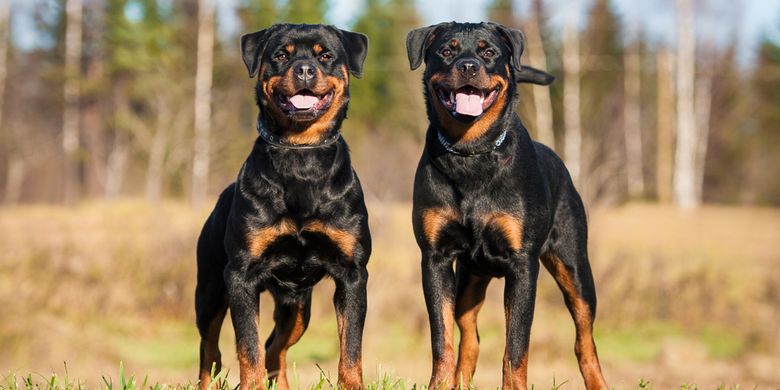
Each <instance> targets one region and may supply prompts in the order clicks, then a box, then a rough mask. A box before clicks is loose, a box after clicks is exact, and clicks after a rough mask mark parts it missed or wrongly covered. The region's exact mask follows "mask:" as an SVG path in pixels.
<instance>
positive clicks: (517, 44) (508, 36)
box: [491, 23, 525, 80]
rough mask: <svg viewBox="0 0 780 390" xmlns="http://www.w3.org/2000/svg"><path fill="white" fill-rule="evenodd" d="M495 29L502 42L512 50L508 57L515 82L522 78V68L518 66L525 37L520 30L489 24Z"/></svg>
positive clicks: (523, 48)
mask: <svg viewBox="0 0 780 390" xmlns="http://www.w3.org/2000/svg"><path fill="white" fill-rule="evenodd" d="M491 24H493V25H494V26H495V27H496V30H498V33H499V34H500V35H501V37H502V38H504V41H505V42H506V43H507V45H509V48H510V49H511V50H512V53H510V57H509V65H511V66H512V74H514V76H515V80H519V79H521V78H522V76H523V75H522V73H521V70H522V67H521V66H520V56H521V55H523V50H525V36H524V35H523V32H522V31H520V30H514V29H511V28H508V27H506V26H502V25H500V24H496V23H491Z"/></svg>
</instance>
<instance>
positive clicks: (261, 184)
mask: <svg viewBox="0 0 780 390" xmlns="http://www.w3.org/2000/svg"><path fill="white" fill-rule="evenodd" d="M315 44H316V45H319V46H318V47H320V48H324V50H325V51H327V52H329V53H331V54H332V56H333V58H332V59H331V60H329V61H325V60H320V58H319V57H318V56H317V54H316V53H314V52H312V47H313V46H314V45H315ZM288 45H293V46H294V47H295V50H294V52H293V53H287V55H288V59H287V60H286V61H278V60H276V59H275V58H274V56H275V54H277V53H278V52H280V51H283V50H286V49H285V47H289V46H288ZM367 49H368V46H367V39H366V37H365V36H364V35H362V34H358V33H352V32H348V31H343V30H338V29H336V28H334V27H330V26H321V25H274V26H272V27H270V28H268V29H265V30H262V31H258V32H255V33H252V34H247V35H244V36H243V37H242V38H241V50H242V56H243V59H244V62H245V64H246V66H247V70H248V72H249V75H250V76H255V75H257V76H258V82H257V86H258V87H257V89H256V92H257V96H256V98H257V101H258V105H259V107H260V115H259V118H258V121H259V122H260V123H261V126H262V128H263V129H264V130H265V131H267V132H268V134H269V135H271V136H274V137H276V139H282V140H284V138H285V135H290V134H292V135H297V134H299V132H301V131H309V130H306V129H307V128H308V127H307V126H310V125H311V124H312V123H315V122H316V121H317V120H318V119H319V118H320V117H322V116H323V115H325V114H326V111H327V110H325V109H323V110H321V111H323V112H313V113H309V114H307V116H305V118H303V119H302V120H299V117H296V116H295V115H297V114H293V113H289V116H286V117H285V116H283V115H279V114H278V112H275V111H274V105H278V102H276V101H275V100H274V97H270V98H269V97H268V96H266V95H264V93H263V87H262V86H264V85H265V83H266V82H268V80H270V78H271V77H276V76H279V77H282V78H284V77H288V76H289V75H294V72H289V70H290V68H291V67H294V66H297V64H300V63H306V64H310V65H311V66H315V67H317V69H318V72H321V73H318V76H316V77H320V76H323V77H332V78H334V80H337V81H336V82H340V83H343V84H344V86H345V91H344V95H345V96H344V97H343V98H344V99H343V100H341V103H342V105H341V106H340V107H331V108H332V109H334V110H337V114H336V116H335V117H334V118H333V120H332V121H331V122H329V123H328V124H327V125H328V126H327V128H326V129H325V131H324V132H323V133H322V134H321V139H325V138H326V137H328V136H330V135H332V134H337V133H338V130H339V127H340V125H341V121H342V120H343V119H344V117H345V116H346V110H347V102H348V97H349V93H348V89H346V85H347V83H348V80H347V79H346V77H347V76H348V75H346V74H344V72H343V71H342V69H343V66H346V67H347V69H349V71H350V72H351V73H352V74H353V75H356V76H359V75H360V74H361V73H362V66H363V61H364V60H365V56H366V52H367ZM279 58H281V57H279ZM316 77H315V78H316ZM316 81H317V80H314V81H313V82H316ZM312 85H314V84H311V85H309V84H302V83H299V82H296V83H295V86H296V89H298V88H301V89H303V88H314V87H313V86H312ZM333 104H335V102H334V103H333ZM311 116H314V119H312V118H311ZM281 123H289V124H290V125H289V127H286V128H285V127H282V125H281ZM288 144H289V145H290V147H280V146H279V145H272V144H271V143H269V142H266V141H265V140H264V139H263V138H262V137H260V138H258V139H257V140H256V142H255V144H254V147H253V148H252V151H251V153H250V154H249V156H248V158H247V160H246V162H245V163H244V165H243V167H242V168H241V171H240V172H239V174H238V179H237V180H236V182H235V183H233V184H230V185H229V186H228V187H227V188H226V189H225V190H224V192H223V193H222V195H220V197H219V200H218V201H217V204H216V206H215V208H214V211H213V212H212V213H211V215H210V216H209V218H208V220H207V221H206V223H205V225H204V227H203V230H202V232H201V235H200V238H199V240H198V285H197V289H196V292H195V307H196V313H197V325H198V329H199V330H200V333H201V337H202V342H201V370H203V369H204V368H206V369H208V368H210V366H211V364H212V362H211V361H204V355H209V353H210V354H211V355H209V356H213V355H214V353H213V349H214V348H215V347H216V344H214V345H212V344H210V343H216V340H214V337H213V334H212V335H210V333H209V326H210V325H211V324H212V323H213V322H214V321H217V322H219V323H221V321H222V318H221V317H220V316H224V314H225V310H226V308H228V307H229V308H230V313H231V318H232V320H233V326H234V328H235V330H236V342H237V349H238V352H239V358H240V359H244V360H246V361H247V362H248V367H250V370H245V367H244V366H242V367H241V380H242V383H241V387H242V388H248V387H249V386H252V385H255V386H259V387H262V386H263V385H262V383H247V381H249V380H253V381H254V380H258V378H259V377H258V375H259V376H260V377H262V376H263V375H264V372H263V371H264V364H265V363H264V362H263V360H262V358H261V357H262V355H263V354H262V353H261V352H262V351H259V349H258V346H259V345H260V338H259V337H260V336H259V334H258V329H257V322H256V320H257V316H258V302H259V294H260V293H261V292H263V291H268V292H270V293H271V295H272V296H273V298H274V301H275V304H276V309H275V315H274V318H275V321H276V326H275V328H274V331H272V332H271V335H270V337H269V338H268V340H267V342H266V344H265V345H266V348H269V347H270V346H271V344H272V342H273V340H274V337H276V335H277V334H278V333H279V330H280V329H285V327H286V326H293V325H294V321H295V318H294V317H293V316H292V315H291V314H289V313H295V310H299V309H298V308H299V307H300V308H302V310H303V313H302V315H301V316H302V319H303V327H304V329H305V327H306V325H307V323H308V319H309V312H310V303H311V291H312V288H313V287H314V285H315V284H316V283H317V282H319V281H320V280H321V279H323V278H324V277H330V278H332V279H333V280H334V281H335V283H336V286H337V288H336V294H335V296H334V298H333V299H334V304H335V306H336V310H337V313H338V315H339V316H340V317H342V318H345V319H346V320H345V324H344V327H345V329H344V330H343V332H340V334H342V333H343V334H344V337H345V338H346V340H343V342H342V343H341V345H343V346H344V347H345V350H344V351H342V363H344V364H346V366H349V367H352V366H350V364H352V365H353V366H354V365H355V364H358V365H359V364H360V355H361V338H362V331H363V323H364V319H365V312H366V282H367V279H368V273H367V271H366V264H367V262H368V258H369V255H370V254H371V237H370V234H369V230H368V215H367V212H366V207H365V204H364V200H363V192H362V190H361V187H360V181H359V180H358V177H357V175H356V174H355V171H354V170H353V168H352V166H351V163H350V157H349V151H348V147H347V144H346V143H345V142H344V140H343V139H342V138H341V137H340V136H339V137H338V140H337V141H336V142H332V143H328V144H323V146H317V144H314V145H306V146H307V148H299V147H298V145H295V142H288ZM307 226H310V227H309V228H307ZM311 226H315V227H311ZM322 226H326V227H327V228H328V229H332V231H338V232H340V234H344V235H345V236H344V237H347V238H346V239H345V240H346V241H345V242H347V244H349V242H351V241H349V240H350V237H351V239H354V242H353V245H352V250H351V251H350V253H345V251H344V250H343V249H342V247H340V246H339V242H337V240H336V239H337V238H338V237H339V236H337V235H334V234H330V233H328V231H324V230H323V229H322ZM316 227H319V228H316ZM273 229H278V230H279V231H281V233H280V234H276V235H275V233H274V232H275V231H274V230H273ZM269 237H270V238H269ZM266 238H268V241H269V242H267V243H266V245H265V246H264V247H263V245H260V244H261V243H262V242H263V241H262V240H264V239H266ZM253 245H255V246H258V245H259V247H262V251H261V253H254V254H253V253H252V252H253V250H256V249H253V248H255V247H253ZM296 341H297V340H296ZM209 348H212V349H209ZM216 356H217V358H216V359H212V360H216V363H217V365H219V364H220V362H219V358H218V357H219V354H218V351H217V353H216ZM266 358H267V359H270V358H271V357H270V356H266ZM255 369H257V370H258V371H257V372H254V371H253V372H249V373H245V372H244V371H252V370H255ZM358 370H359V367H358ZM339 371H340V372H339V380H340V382H341V383H342V385H344V386H345V387H348V388H357V387H359V386H361V382H357V381H356V380H355V378H354V375H353V376H352V377H350V376H349V375H347V374H349V373H347V374H344V375H342V374H343V373H342V372H341V366H340V370H339ZM202 374H203V372H202V371H201V379H203V376H202ZM276 374H278V373H274V372H269V375H270V376H271V377H274V376H275V375H276ZM278 379H279V380H280V384H281V381H282V380H283V379H284V378H278ZM342 379H343V380H342ZM357 379H358V380H359V379H360V378H357ZM284 382H285V383H286V380H285V381H284ZM207 384H208V383H206V385H207ZM201 386H204V383H203V382H202V383H201ZM280 387H282V388H284V386H283V385H280Z"/></svg>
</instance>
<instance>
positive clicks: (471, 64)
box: [455, 58, 479, 78]
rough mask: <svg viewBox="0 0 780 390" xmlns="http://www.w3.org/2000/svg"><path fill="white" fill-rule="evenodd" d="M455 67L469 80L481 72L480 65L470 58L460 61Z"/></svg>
mask: <svg viewBox="0 0 780 390" xmlns="http://www.w3.org/2000/svg"><path fill="white" fill-rule="evenodd" d="M455 67H456V68H458V71H459V72H460V74H462V75H463V76H465V77H468V78H473V77H475V76H476V75H477V72H479V63H478V62H477V61H475V60H473V59H470V58H464V59H461V60H458V62H457V63H456V64H455Z"/></svg>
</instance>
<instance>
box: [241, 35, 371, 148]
mask: <svg viewBox="0 0 780 390" xmlns="http://www.w3.org/2000/svg"><path fill="white" fill-rule="evenodd" d="M367 53H368V38H367V37H366V36H365V35H363V34H360V33H354V32H350V31H344V30H340V29H338V28H335V27H332V26H323V25H305V24H303V25H294V24H276V25H273V26H271V27H269V28H267V29H265V30H260V31H257V32H254V33H250V34H246V35H243V36H242V37H241V54H242V56H243V59H244V64H245V65H246V68H247V70H248V71H249V76H250V77H255V76H257V87H256V99H257V103H258V106H260V110H261V116H263V117H264V118H265V119H266V120H269V121H271V122H272V123H273V124H274V125H275V126H274V128H275V129H279V131H281V132H283V133H284V134H283V135H284V136H285V137H288V139H289V141H290V142H293V143H314V142H317V140H319V139H320V138H321V137H322V136H323V135H325V134H326V133H328V132H329V131H330V130H332V129H334V128H337V127H338V126H339V125H340V123H341V120H343V119H344V117H345V116H346V109H347V103H348V101H349V88H348V86H349V74H350V73H351V74H352V75H353V76H355V77H361V75H362V73H363V62H364V61H365V59H366V54H367Z"/></svg>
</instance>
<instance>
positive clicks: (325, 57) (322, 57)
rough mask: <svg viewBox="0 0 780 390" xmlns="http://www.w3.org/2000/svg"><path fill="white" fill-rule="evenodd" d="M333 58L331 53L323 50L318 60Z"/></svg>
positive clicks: (325, 60) (326, 60)
mask: <svg viewBox="0 0 780 390" xmlns="http://www.w3.org/2000/svg"><path fill="white" fill-rule="evenodd" d="M332 59H333V54H330V53H328V52H324V53H321V54H320V61H322V62H328V61H330V60H332Z"/></svg>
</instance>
